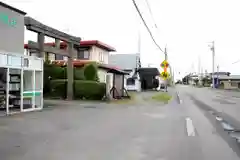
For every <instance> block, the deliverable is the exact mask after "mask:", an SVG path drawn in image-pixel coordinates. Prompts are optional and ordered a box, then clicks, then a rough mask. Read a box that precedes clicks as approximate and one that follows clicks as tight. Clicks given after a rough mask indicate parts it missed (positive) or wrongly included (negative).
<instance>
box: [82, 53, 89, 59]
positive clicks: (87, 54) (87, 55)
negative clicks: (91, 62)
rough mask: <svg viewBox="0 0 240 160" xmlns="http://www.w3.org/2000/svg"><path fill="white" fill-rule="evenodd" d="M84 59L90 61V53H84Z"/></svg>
mask: <svg viewBox="0 0 240 160" xmlns="http://www.w3.org/2000/svg"><path fill="white" fill-rule="evenodd" d="M83 58H84V59H89V51H84V53H83Z"/></svg>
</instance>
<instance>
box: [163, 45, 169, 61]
mask: <svg viewBox="0 0 240 160" xmlns="http://www.w3.org/2000/svg"><path fill="white" fill-rule="evenodd" d="M164 55H165V61H167V58H168V57H167V45H166V46H165V49H164Z"/></svg>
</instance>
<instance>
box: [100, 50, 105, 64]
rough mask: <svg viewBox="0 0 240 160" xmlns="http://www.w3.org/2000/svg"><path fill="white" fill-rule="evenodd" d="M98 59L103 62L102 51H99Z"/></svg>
mask: <svg viewBox="0 0 240 160" xmlns="http://www.w3.org/2000/svg"><path fill="white" fill-rule="evenodd" d="M99 61H100V62H104V54H103V52H99Z"/></svg>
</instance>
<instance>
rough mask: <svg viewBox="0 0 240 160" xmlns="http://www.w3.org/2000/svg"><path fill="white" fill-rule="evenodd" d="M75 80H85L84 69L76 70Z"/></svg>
mask: <svg viewBox="0 0 240 160" xmlns="http://www.w3.org/2000/svg"><path fill="white" fill-rule="evenodd" d="M74 80H85V77H84V68H83V67H81V68H74Z"/></svg>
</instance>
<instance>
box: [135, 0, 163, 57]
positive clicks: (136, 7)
mask: <svg viewBox="0 0 240 160" xmlns="http://www.w3.org/2000/svg"><path fill="white" fill-rule="evenodd" d="M132 2H133V5H134V7H135V9H136V10H137V12H138V15H139V16H140V18H141V19H142V21H143V24H144V26H145V27H146V29H147V31H148V33H149V35H150V36H151V38H152V40H153V42H154V44H155V45H156V46H157V47H158V49H159V50H160V51H162V52H163V53H164V51H163V50H162V48H161V47H160V46H159V45H158V44H157V42H156V40H155V39H154V37H153V34H152V32H151V31H150V29H149V27H148V25H147V23H146V22H145V20H144V18H143V16H142V14H141V12H140V10H139V8H138V6H137V4H136V2H135V0H132Z"/></svg>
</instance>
